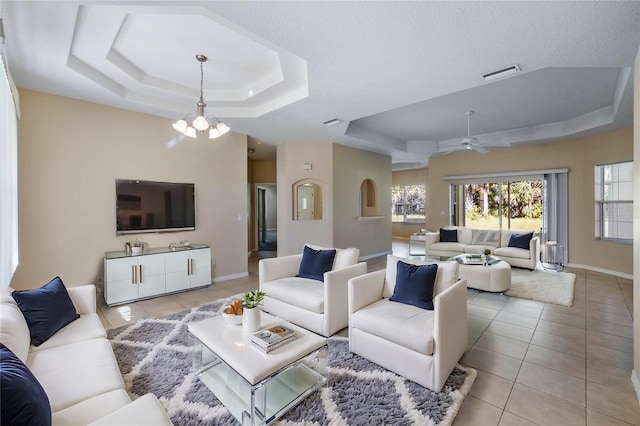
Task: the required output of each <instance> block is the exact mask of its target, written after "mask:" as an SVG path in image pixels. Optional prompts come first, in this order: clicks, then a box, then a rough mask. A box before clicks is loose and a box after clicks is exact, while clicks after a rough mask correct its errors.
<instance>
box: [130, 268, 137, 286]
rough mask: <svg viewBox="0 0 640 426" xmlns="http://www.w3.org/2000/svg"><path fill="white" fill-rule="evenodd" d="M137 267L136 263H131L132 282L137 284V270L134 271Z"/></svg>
mask: <svg viewBox="0 0 640 426" xmlns="http://www.w3.org/2000/svg"><path fill="white" fill-rule="evenodd" d="M135 268H136V267H135V265H131V284H135V283H136V280H135V278H134V276H135V272H134V271H135Z"/></svg>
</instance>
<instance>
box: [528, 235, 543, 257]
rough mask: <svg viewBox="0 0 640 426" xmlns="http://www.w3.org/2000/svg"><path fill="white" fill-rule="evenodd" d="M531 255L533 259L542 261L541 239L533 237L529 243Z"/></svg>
mask: <svg viewBox="0 0 640 426" xmlns="http://www.w3.org/2000/svg"><path fill="white" fill-rule="evenodd" d="M529 255H530V256H531V259H536V262H537V261H538V260H540V237H533V238H531V241H529Z"/></svg>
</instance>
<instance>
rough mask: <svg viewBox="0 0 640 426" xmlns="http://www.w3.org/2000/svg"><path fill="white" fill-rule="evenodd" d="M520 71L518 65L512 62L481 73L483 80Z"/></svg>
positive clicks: (503, 76) (491, 79) (494, 78)
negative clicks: (506, 65)
mask: <svg viewBox="0 0 640 426" xmlns="http://www.w3.org/2000/svg"><path fill="white" fill-rule="evenodd" d="M519 72H520V66H519V65H518V64H513V65H510V66H508V67H504V68H500V69H498V70H495V71H490V72H488V73H486V74H483V75H482V78H484V81H493V80H497V79H499V78H505V77H509V76H510V75H513V74H517V73H519Z"/></svg>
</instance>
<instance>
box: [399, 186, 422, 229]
mask: <svg viewBox="0 0 640 426" xmlns="http://www.w3.org/2000/svg"><path fill="white" fill-rule="evenodd" d="M425 201H426V191H425V186H424V185H399V186H392V187H391V209H392V211H391V220H392V221H393V222H406V223H424V222H425V220H426V219H427V217H426V215H425Z"/></svg>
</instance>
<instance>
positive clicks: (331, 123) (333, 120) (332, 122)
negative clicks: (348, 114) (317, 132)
mask: <svg viewBox="0 0 640 426" xmlns="http://www.w3.org/2000/svg"><path fill="white" fill-rule="evenodd" d="M338 123H342V120H340V119H337V118H332V119H331V120H327V121H325V122H323V123H322V124H324V125H325V126H333V125H334V124H338Z"/></svg>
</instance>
